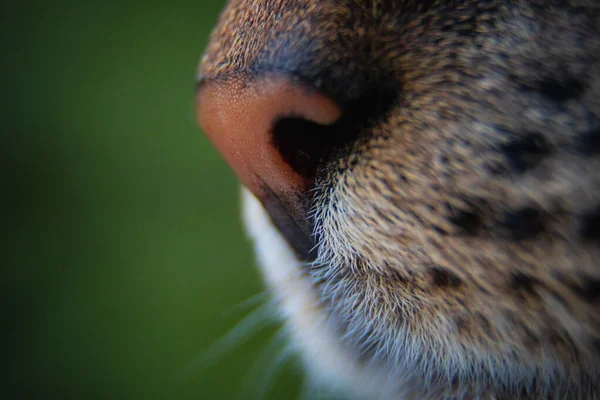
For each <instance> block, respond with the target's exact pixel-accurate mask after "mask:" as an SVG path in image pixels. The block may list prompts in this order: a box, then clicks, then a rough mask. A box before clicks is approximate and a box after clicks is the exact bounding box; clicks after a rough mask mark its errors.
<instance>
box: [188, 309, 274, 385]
mask: <svg viewBox="0 0 600 400" xmlns="http://www.w3.org/2000/svg"><path fill="white" fill-rule="evenodd" d="M271 307H272V304H271V303H269V302H267V303H265V304H262V305H260V306H258V307H257V308H256V309H255V310H254V311H252V312H251V313H250V314H248V315H247V316H246V317H245V318H243V319H242V320H241V321H240V322H238V324H237V325H235V326H234V327H233V328H232V329H231V330H230V331H229V332H227V333H226V334H225V335H224V336H223V337H221V338H220V339H219V340H217V342H215V343H214V344H213V345H212V346H211V347H210V348H209V349H207V350H206V352H204V354H202V355H201V356H199V357H198V358H197V359H195V360H192V361H190V362H189V363H188V365H187V366H185V367H183V368H182V371H181V373H180V379H181V380H183V381H188V380H190V379H191V378H192V377H193V376H194V375H196V374H198V373H200V372H202V371H204V370H206V369H207V368H209V367H211V366H213V365H214V364H215V363H216V362H217V361H219V360H220V359H222V358H223V357H224V356H226V355H227V354H229V353H231V351H232V350H234V349H235V348H236V347H239V346H240V345H242V344H243V343H245V342H246V341H247V340H248V339H250V338H251V337H252V336H253V335H255V334H257V333H258V332H260V331H261V330H262V329H263V328H264V327H265V326H266V325H267V324H266V323H265V322H268V321H269V318H268V317H269V315H270V312H271Z"/></svg>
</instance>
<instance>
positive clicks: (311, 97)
mask: <svg viewBox="0 0 600 400" xmlns="http://www.w3.org/2000/svg"><path fill="white" fill-rule="evenodd" d="M341 114H342V111H341V109H340V107H339V106H337V105H336V104H335V103H334V102H333V100H331V99H330V98H328V97H327V96H325V95H323V94H321V93H318V92H317V91H315V90H312V89H311V88H309V87H307V86H305V85H302V84H301V83H299V82H295V81H292V80H290V79H286V78H282V77H279V78H269V79H245V78H243V77H235V78H229V79H220V80H206V81H205V82H204V83H202V84H201V85H200V87H199V88H198V93H197V116H198V120H199V122H200V125H201V126H202V127H203V128H204V130H205V132H206V133H207V135H208V136H209V138H210V139H211V141H212V142H213V143H214V144H215V146H216V147H217V149H218V150H219V151H220V152H221V153H222V154H223V156H224V158H225V159H226V160H227V162H228V163H229V164H230V165H231V167H232V168H233V169H234V171H235V172H236V174H237V175H238V176H239V178H240V179H241V181H242V182H243V183H244V185H245V186H246V187H248V189H250V190H251V191H252V192H253V193H254V194H255V195H256V196H257V197H258V198H260V199H263V200H264V198H265V197H266V196H269V195H271V194H275V195H276V196H277V197H279V198H280V199H281V200H282V201H284V202H286V200H285V199H284V197H286V196H287V197H293V196H294V193H297V192H298V191H305V190H307V189H310V188H311V186H312V184H313V178H314V176H313V171H314V164H315V162H316V161H318V158H319V157H320V156H321V154H320V153H319V150H318V147H319V144H320V143H321V142H324V141H327V139H326V138H321V137H320V135H326V134H327V133H328V131H327V130H326V129H325V125H329V124H333V123H334V122H335V121H337V120H338V119H339V118H340V116H341ZM292 120H293V121H296V122H294V124H290V123H289V121H292ZM285 121H288V122H285ZM282 133H285V135H286V136H285V137H283V136H282ZM290 201H291V200H290Z"/></svg>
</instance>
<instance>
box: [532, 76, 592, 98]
mask: <svg viewBox="0 0 600 400" xmlns="http://www.w3.org/2000/svg"><path fill="white" fill-rule="evenodd" d="M539 90H540V92H541V93H542V94H543V95H544V96H546V97H547V98H549V99H552V100H554V101H559V102H562V101H567V100H569V99H575V98H578V97H580V96H581V95H582V94H583V92H584V90H585V85H584V84H583V82H581V81H580V80H578V79H575V78H567V79H564V80H558V79H553V78H549V79H545V80H543V81H541V82H540V83H539Z"/></svg>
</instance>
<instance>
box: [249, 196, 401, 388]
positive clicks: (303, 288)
mask: <svg viewBox="0 0 600 400" xmlns="http://www.w3.org/2000/svg"><path fill="white" fill-rule="evenodd" d="M242 201H243V215H244V220H245V223H246V228H247V230H248V232H249V234H250V237H251V238H252V240H253V241H254V245H255V251H256V255H257V258H258V263H259V264H260V266H261V269H262V272H263V275H264V279H265V281H266V283H267V285H268V286H269V288H270V290H271V293H272V294H273V296H274V298H275V300H276V302H277V304H278V305H279V309H280V310H281V314H282V317H283V319H284V320H285V321H286V324H287V327H288V330H289V334H290V340H291V341H292V345H294V346H295V348H296V349H297V350H298V352H299V353H300V355H301V357H302V359H303V360H304V364H305V367H306V368H305V369H306V371H307V374H308V377H309V378H310V379H311V381H312V383H313V384H315V385H318V386H323V387H328V388H330V389H331V388H332V389H334V390H336V391H344V392H345V393H344V394H345V395H346V396H348V397H352V398H354V397H356V396H357V395H358V396H359V397H361V398H362V397H365V398H385V399H389V398H391V393H392V392H393V388H394V387H396V385H394V384H393V382H386V381H385V378H384V374H379V373H377V372H376V371H375V370H373V369H372V368H369V369H366V368H363V367H361V365H360V364H359V363H358V362H357V361H356V360H355V359H354V358H353V357H352V356H351V354H350V353H349V352H348V351H346V350H345V349H344V347H343V346H342V345H341V343H340V342H339V341H338V339H337V337H336V335H335V333H334V332H333V331H332V329H331V327H330V326H329V325H328V322H327V316H326V314H325V312H323V311H322V309H321V308H320V306H319V300H318V298H317V296H316V293H315V291H314V289H313V287H312V284H311V282H310V280H309V278H308V277H307V276H306V275H303V274H302V273H301V272H302V264H301V262H300V261H298V259H297V258H296V257H295V255H294V253H293V251H292V249H291V248H290V246H289V245H288V243H287V242H286V241H285V239H284V238H283V237H282V236H281V234H280V233H279V231H278V230H277V229H276V228H275V227H274V225H273V224H272V222H271V220H270V218H269V216H268V214H267V212H266V211H265V209H264V208H263V207H262V205H261V204H260V202H259V201H258V200H257V199H256V198H255V197H254V196H253V195H252V194H251V193H250V192H249V191H248V190H247V189H245V188H244V189H243V192H242Z"/></svg>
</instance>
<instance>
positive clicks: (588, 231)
mask: <svg viewBox="0 0 600 400" xmlns="http://www.w3.org/2000/svg"><path fill="white" fill-rule="evenodd" d="M582 220H583V226H582V229H581V236H582V237H583V239H584V240H588V241H594V242H599V241H600V208H597V209H596V210H594V211H592V212H591V213H589V214H587V215H584V216H583V218H582Z"/></svg>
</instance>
